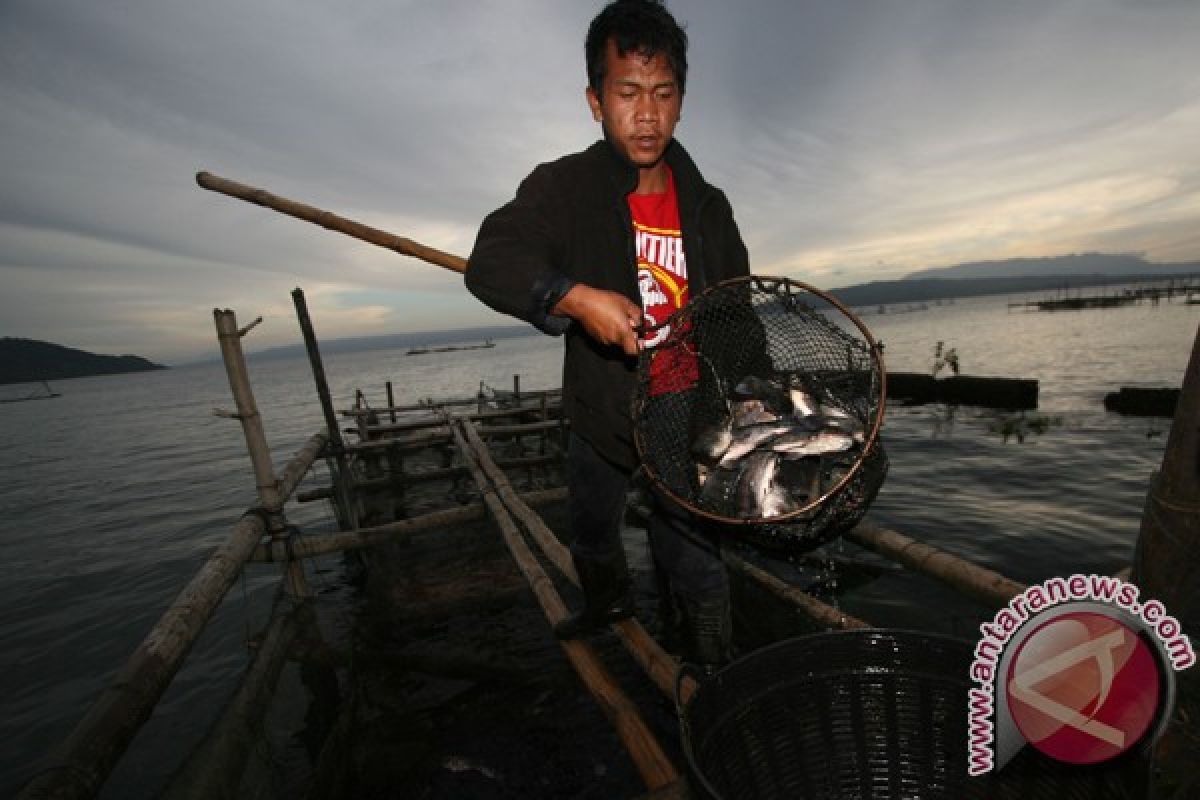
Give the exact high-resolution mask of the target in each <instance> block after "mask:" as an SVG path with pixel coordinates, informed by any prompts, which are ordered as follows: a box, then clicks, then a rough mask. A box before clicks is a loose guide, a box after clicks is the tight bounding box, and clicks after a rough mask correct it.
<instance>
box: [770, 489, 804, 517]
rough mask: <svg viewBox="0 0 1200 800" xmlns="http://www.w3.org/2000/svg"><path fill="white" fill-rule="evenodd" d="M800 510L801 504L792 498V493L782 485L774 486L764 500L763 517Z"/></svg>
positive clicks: (777, 515)
mask: <svg viewBox="0 0 1200 800" xmlns="http://www.w3.org/2000/svg"><path fill="white" fill-rule="evenodd" d="M799 510H800V504H799V503H797V502H796V501H795V500H794V499H792V496H791V494H790V493H789V492H788V491H787V490H786V489H784V488H783V487H780V486H772V487H771V488H770V489H769V490H768V491H767V495H766V497H764V498H763V501H762V515H761V516H763V517H781V516H783V515H784V514H791V513H792V512H794V511H799Z"/></svg>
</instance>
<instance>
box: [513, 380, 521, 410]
mask: <svg viewBox="0 0 1200 800" xmlns="http://www.w3.org/2000/svg"><path fill="white" fill-rule="evenodd" d="M513 405H514V406H517V407H520V405H521V376H520V375H513Z"/></svg>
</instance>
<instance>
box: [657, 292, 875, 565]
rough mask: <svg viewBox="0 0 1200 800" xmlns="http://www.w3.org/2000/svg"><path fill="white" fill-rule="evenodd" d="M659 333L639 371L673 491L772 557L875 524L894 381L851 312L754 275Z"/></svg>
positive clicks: (706, 296) (664, 478)
mask: <svg viewBox="0 0 1200 800" xmlns="http://www.w3.org/2000/svg"><path fill="white" fill-rule="evenodd" d="M656 331H657V336H654V337H652V338H656V339H660V341H658V342H657V343H656V344H655V345H654V346H653V347H649V348H647V349H645V350H643V352H642V355H641V357H640V361H639V365H638V382H637V391H636V393H635V397H634V441H635V445H636V447H637V451H638V454H639V456H640V458H641V461H642V466H643V468H644V469H645V472H646V474H647V476H648V477H649V479H650V481H651V482H652V484H653V485H654V486H655V487H656V488H657V489H658V490H659V491H660V492H662V493H664V494H665V495H667V497H668V498H669V499H670V500H672V501H674V502H675V503H678V504H679V505H681V506H683V507H684V508H687V509H688V510H690V511H691V512H693V513H694V514H697V515H699V516H700V517H701V518H704V519H708V520H712V521H714V522H718V523H726V524H727V526H728V527H725V528H724V529H723V530H724V531H726V532H728V533H729V534H730V535H734V536H738V537H741V538H744V539H746V540H748V541H750V542H751V543H753V544H758V545H761V546H765V547H768V548H772V549H781V550H791V551H800V550H804V549H809V548H811V547H815V546H816V545H818V544H821V543H822V542H824V541H827V540H828V539H830V538H832V537H834V536H836V535H837V534H838V533H840V532H842V531H843V530H846V529H847V528H849V527H851V526H853V525H854V524H855V523H857V522H858V521H859V519H861V518H862V516H863V514H865V513H866V510H867V507H868V506H869V505H870V503H871V501H872V500H873V499H874V497H875V495H876V493H877V492H878V491H879V487H880V486H881V485H882V483H883V479H884V476H885V475H886V473H887V457H886V455H885V454H884V451H883V446H882V443H881V442H880V440H879V428H880V424H881V422H882V420H883V413H884V393H885V392H884V385H885V380H886V378H885V373H884V368H883V361H882V358H881V356H880V352H879V347H878V346H877V345H876V343H875V341H874V340H873V339H872V338H871V335H870V333H869V332H868V331H867V329H866V327H865V326H863V324H862V323H861V322H860V321H859V320H858V319H857V318H856V317H855V316H854V315H853V314H851V313H850V311H849V310H847V309H846V308H845V307H843V306H842V305H841V304H840V303H838V302H837V301H836V300H835V299H834V298H832V297H830V296H829V295H827V294H825V293H824V292H821V291H820V290H819V289H815V288H813V287H810V286H807V285H805V284H803V283H799V282H797V281H793V280H790V279H788V278H768V277H762V276H750V277H747V278H738V279H735V280H732V281H726V282H725V283H722V284H719V285H717V286H714V287H712V288H711V289H709V290H708V291H706V292H704V293H703V294H701V295H700V296H698V297H697V298H695V299H694V300H693V301H692V302H691V303H689V304H688V305H687V306H686V307H685V308H683V309H681V310H680V311H678V312H677V313H676V314H675V315H674V316H672V317H671V318H670V320H668V321H667V322H666V323H664V324H663V325H662V326H660V327H659V328H658V329H656Z"/></svg>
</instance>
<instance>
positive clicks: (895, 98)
mask: <svg viewBox="0 0 1200 800" xmlns="http://www.w3.org/2000/svg"><path fill="white" fill-rule="evenodd" d="M671 5H672V8H673V9H674V10H675V12H676V13H677V15H678V16H679V17H680V18H681V19H683V20H685V21H686V23H687V26H688V32H689V35H690V37H691V40H692V54H691V59H690V61H691V65H692V75H691V80H690V81H689V92H688V97H687V99H686V102H685V107H684V121H683V123H682V125H681V127H680V129H679V135H680V137H681V139H683V140H684V141H685V142H686V143H687V144H688V146H689V148H690V149H691V150H692V151H693V153H694V154H695V155H696V157H697V160H698V161H699V162H700V164H701V166H702V168H703V169H704V170H705V171H706V173H707V174H708V176H709V177H710V179H712V180H713V181H714V182H715V183H718V184H719V185H721V186H723V187H724V188H725V189H726V190H727V192H728V194H729V196H730V198H731V199H732V201H733V202H734V204H735V208H736V212H737V216H738V219H739V221H740V223H741V225H742V227H743V230H744V234H745V236H746V239H747V241H748V243H749V244H750V247H751V252H752V257H753V260H754V264H755V267H756V269H758V270H759V271H764V272H770V271H786V272H791V273H793V274H799V275H802V276H804V277H806V278H808V279H810V280H812V281H813V282H815V283H817V284H818V285H832V284H833V283H836V284H844V283H849V282H855V281H858V280H868V279H872V278H876V277H888V276H890V274H891V273H895V272H906V271H911V270H912V269H915V268H921V267H925V266H935V265H939V264H944V263H949V262H950V261H952V260H954V259H958V258H961V259H962V260H978V259H983V258H1003V257H1007V256H1011V255H1047V254H1053V251H1055V248H1076V249H1106V250H1129V249H1137V250H1142V251H1145V252H1146V253H1147V254H1148V255H1149V257H1151V258H1156V257H1161V258H1164V259H1167V258H1170V259H1174V260H1180V259H1184V258H1200V242H1197V240H1196V238H1195V235H1194V234H1193V233H1192V231H1194V230H1195V229H1196V216H1197V211H1198V210H1200V193H1198V188H1197V187H1198V184H1200V174H1198V173H1200V170H1198V169H1197V164H1196V158H1195V156H1194V150H1195V146H1194V142H1195V141H1197V139H1198V138H1200V99H1198V98H1200V91H1198V90H1200V56H1197V55H1196V53H1195V51H1196V48H1195V46H1194V43H1195V42H1196V41H1198V40H1200V6H1197V5H1196V4H1194V3H1191V2H1177V3H1174V2H1132V0H1088V2H1083V1H1082V0H1014V2H1009V3H976V2H969V0H912V2H905V3H895V2H886V1H885V0H863V2H854V3H837V2H802V3H791V2H762V3H756V4H753V5H752V6H742V5H736V4H730V3H718V2H716V0H697V1H696V2H684V0H676V2H674V3H672V4H671ZM598 7H599V4H598V3H597V4H594V5H593V4H578V3H559V2H549V1H548V0H513V2H505V3H490V2H483V1H482V0H447V2H437V3H433V2H416V1H410V2H388V3H383V2H378V0H359V1H358V2H353V3H349V4H340V5H339V6H337V7H332V6H328V5H327V4H321V3H316V2H284V1H283V0H275V1H273V2H266V1H263V0H256V1H254V2H246V3H232V2H228V0H217V1H215V2H210V3H203V4H201V3H196V4H183V3H156V2H150V1H149V0H126V1H125V2H106V3H92V2H84V1H83V0H75V2H54V3H45V2H35V1H34V0H10V1H9V2H6V3H5V4H4V5H3V6H0V107H3V108H4V109H5V112H4V114H3V116H2V117H0V170H2V171H3V174H4V175H5V181H4V182H3V183H2V184H0V280H3V281H4V292H3V293H2V299H0V318H2V319H3V320H4V321H5V323H6V328H7V329H6V330H5V331H4V333H6V334H9V335H26V336H35V337H38V338H46V339H50V340H54V341H64V342H69V343H73V344H75V345H76V346H88V345H89V343H96V346H99V344H105V345H110V344H111V345H119V346H120V348H121V349H122V350H132V351H143V352H145V353H146V354H147V355H151V356H157V357H160V358H167V357H168V356H170V357H176V356H180V355H186V354H189V353H194V352H195V351H196V348H197V346H198V343H203V342H205V341H206V340H207V337H208V329H209V326H210V324H211V321H210V319H209V310H210V308H211V306H212V305H223V306H234V307H239V306H241V307H246V308H248V309H249V308H258V309H266V310H268V312H269V313H275V312H276V311H277V312H278V313H280V314H286V312H287V307H288V305H289V302H290V301H289V298H288V297H287V291H288V290H289V289H290V288H291V287H292V286H295V285H304V286H305V287H306V288H309V287H311V290H310V293H311V295H312V297H311V299H310V302H311V303H312V304H313V308H314V313H315V314H317V315H318V317H323V318H324V319H327V320H329V321H330V324H329V325H327V326H323V327H327V328H332V329H335V330H338V331H343V332H345V333H347V334H349V333H354V332H356V331H357V332H363V333H366V332H371V333H373V332H384V331H387V330H400V329H403V328H405V327H410V326H411V327H425V328H430V327H456V326H461V325H468V324H482V323H492V322H496V321H497V319H498V318H497V317H495V315H493V314H491V312H488V311H486V310H484V309H483V308H482V307H481V306H480V305H479V304H478V303H476V302H474V301H473V300H472V299H471V298H469V297H467V296H466V295H465V294H464V293H463V292H462V290H461V282H460V281H459V280H458V279H457V278H456V277H455V276H452V275H448V274H447V273H444V272H443V271H441V270H437V269H435V268H431V267H426V266H423V265H421V264H418V263H415V262H411V261H409V260H405V259H402V258H400V257H398V256H395V255H393V254H390V253H387V252H385V251H382V250H378V249H376V248H372V247H370V246H369V245H365V244H360V243H356V242H353V241H351V240H348V239H345V238H342V237H338V236H336V235H333V234H330V233H328V232H326V231H323V230H321V229H318V228H316V227H314V226H311V225H307V224H305V223H302V222H298V221H294V220H290V219H286V218H283V217H280V216H279V215H276V214H273V213H272V212H268V211H266V210H263V209H259V208H255V207H252V206H248V205H245V204H242V203H239V202H238V201H235V200H231V199H227V198H223V197H220V196H217V195H213V194H210V193H207V192H203V191H201V190H200V189H198V188H197V187H196V186H195V184H194V183H193V179H192V176H193V173H194V172H195V171H196V170H199V169H207V170H211V171H213V172H216V173H218V174H222V175H225V176H227V177H231V178H234V179H235V180H240V181H243V182H246V183H250V184H254V185H260V186H263V187H265V188H268V189H270V190H272V191H275V192H277V193H280V194H284V195H286V196H290V197H293V198H295V199H298V200H302V201H305V202H309V203H312V204H314V205H318V206H321V207H325V208H329V209H331V210H334V211H337V212H338V213H341V214H344V215H346V216H351V217H355V218H360V219H362V220H363V221H365V222H368V223H369V224H374V225H377V226H379V227H383V228H386V229H389V230H394V231H395V232H397V233H401V234H404V235H407V236H411V237H413V238H416V239H419V240H421V241H425V242H426V243H428V244H431V245H433V246H436V247H441V248H443V249H447V250H450V251H452V252H459V253H463V254H465V253H466V252H467V250H468V249H469V248H470V245H471V241H472V239H473V237H474V232H475V227H476V226H477V224H478V220H479V219H480V218H481V216H482V215H483V214H484V213H486V212H487V211H488V210H490V209H491V208H493V207H495V206H496V205H498V204H499V203H501V202H504V201H505V200H506V199H508V197H510V196H511V194H512V192H513V190H514V188H515V186H516V183H517V182H518V181H519V180H520V178H521V177H522V176H523V175H524V174H525V173H526V172H527V171H528V170H529V169H530V167H531V166H532V165H533V164H535V163H537V162H538V161H543V160H547V159H549V158H553V157H556V156H557V155H560V154H562V153H564V152H568V151H571V150H575V149H578V148H580V147H581V146H583V145H586V144H587V143H588V142H589V141H591V139H592V138H593V137H594V136H595V135H596V131H595V129H594V126H593V125H592V123H591V121H590V118H589V117H588V115H587V113H586V109H585V107H584V103H583V98H582V90H583V86H584V82H585V78H584V69H583V63H582V53H581V50H582V38H583V33H584V30H585V28H586V24H587V21H588V19H589V18H590V16H591V15H592V13H594V11H595V9H596V8H598ZM356 310H357V312H356ZM256 313H258V312H256ZM356 326H357V327H356ZM389 326H391V327H389ZM281 327H282V326H281ZM272 335H275V334H272ZM277 335H279V336H281V337H283V336H291V335H293V332H292V331H291V330H290V329H289V330H288V331H287V332H286V333H284V332H282V330H281V332H280V333H279V334H277ZM200 346H207V345H203V344H201V345H200Z"/></svg>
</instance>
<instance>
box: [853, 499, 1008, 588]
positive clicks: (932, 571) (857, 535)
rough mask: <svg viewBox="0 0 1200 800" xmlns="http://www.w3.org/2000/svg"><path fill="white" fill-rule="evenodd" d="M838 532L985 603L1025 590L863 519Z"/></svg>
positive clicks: (992, 573)
mask: <svg viewBox="0 0 1200 800" xmlns="http://www.w3.org/2000/svg"><path fill="white" fill-rule="evenodd" d="M842 535H843V536H844V537H845V538H847V539H849V540H850V541H852V542H854V543H855V544H858V545H861V546H863V547H865V548H867V549H868V550H873V551H875V552H877V553H879V554H880V555H883V556H886V557H887V558H890V559H892V560H894V561H898V562H900V563H901V564H904V565H905V566H906V567H909V568H911V569H913V570H916V571H917V572H920V573H922V574H924V575H928V576H930V577H933V578H937V579H938V580H940V581H943V582H944V583H947V584H949V585H950V586H951V587H953V588H954V589H956V590H957V591H959V592H962V593H963V594H966V595H968V596H970V597H973V598H975V599H976V600H979V601H981V602H983V603H985V604H987V605H991V606H1002V605H1005V604H1006V603H1008V601H1009V600H1011V599H1013V598H1014V597H1016V596H1017V595H1018V594H1020V593H1021V592H1023V591H1025V584H1023V583H1018V582H1017V581H1014V580H1012V579H1011V578H1006V577H1005V576H1003V575H1001V574H1000V573H998V572H994V571H992V570H990V569H986V568H984V567H980V566H977V565H975V564H972V563H971V562H970V561H966V560H965V559H962V558H959V557H958V556H956V555H953V554H951V553H947V552H945V551H944V550H939V549H937V548H936V547H932V546H930V545H927V544H922V543H921V542H918V541H916V540H915V539H910V538H909V537H907V536H905V535H904V534H902V533H898V532H896V531H893V530H889V529H888V528H882V527H880V526H878V525H876V524H874V523H872V522H868V521H865V520H864V521H863V522H860V523H858V525H857V526H855V527H854V528H852V529H850V530H849V531H846V533H844V534H842Z"/></svg>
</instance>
